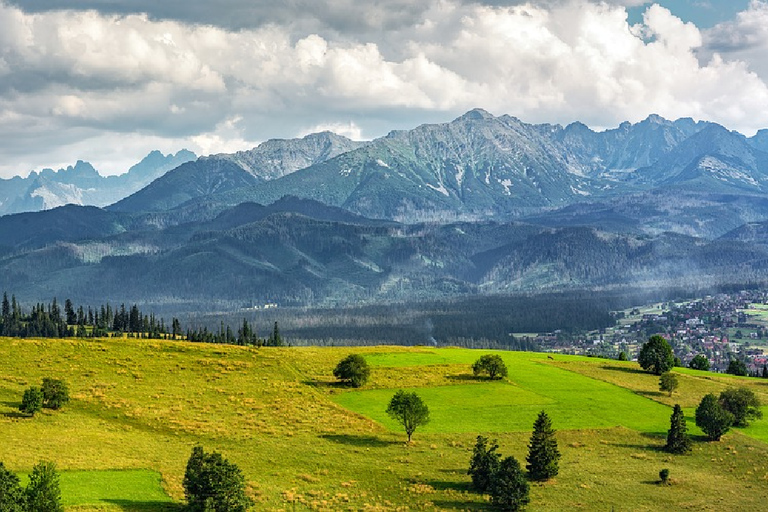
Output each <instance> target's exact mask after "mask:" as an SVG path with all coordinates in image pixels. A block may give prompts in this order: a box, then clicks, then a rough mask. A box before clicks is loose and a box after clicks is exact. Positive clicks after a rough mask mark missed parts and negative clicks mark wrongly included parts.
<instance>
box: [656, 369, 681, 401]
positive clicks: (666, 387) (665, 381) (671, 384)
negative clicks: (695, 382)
mask: <svg viewBox="0 0 768 512" xmlns="http://www.w3.org/2000/svg"><path fill="white" fill-rule="evenodd" d="M679 385H680V382H679V381H678V380H677V375H675V374H674V373H672V372H664V373H662V374H661V378H660V379H659V390H660V391H666V392H668V393H669V396H672V392H673V391H674V390H676V389H677V387H678V386H679Z"/></svg>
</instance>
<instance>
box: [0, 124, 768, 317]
mask: <svg viewBox="0 0 768 512" xmlns="http://www.w3.org/2000/svg"><path fill="white" fill-rule="evenodd" d="M83 165H85V164H83ZM76 167H77V166H76ZM81 167H82V166H81ZM73 170H74V168H73ZM766 226H768V132H766V131H765V130H763V131H760V132H758V133H757V134H756V135H755V136H753V137H746V136H744V135H741V134H739V133H737V132H733V131H729V130H727V129H725V128H724V127H722V126H720V125H717V124H714V123H708V122H695V121H693V120H691V119H679V120H677V121H668V120H665V119H663V118H661V117H659V116H655V115H652V116H649V117H648V118H647V119H645V120H643V121H641V122H639V123H635V124H631V123H623V124H621V125H620V126H619V127H617V128H615V129H611V130H606V131H602V132H596V131H593V130H591V129H590V128H588V127H587V126H585V125H583V124H581V123H573V124H570V125H568V126H565V127H563V126H559V125H549V124H542V125H532V124H527V123H524V122H522V121H520V120H518V119H516V118H514V117H511V116H499V117H496V116H492V115H491V114H489V113H487V112H485V111H483V110H479V109H476V110H472V111H470V112H468V113H466V114H464V115H463V116H461V117H459V118H457V119H455V120H454V121H451V122H449V123H444V124H432V125H423V126H419V127H417V128H415V129H413V130H409V131H395V132H391V133H389V134H388V135H386V136H384V137H381V138H379V139H375V140H372V141H368V142H355V141H351V140H349V139H346V138H344V137H341V136H338V135H335V134H332V133H328V132H324V133H318V134H312V135H308V136H306V137H303V138H301V139H293V140H270V141H267V142H265V143H263V144H261V145H260V146H258V147H256V148H254V149H252V150H250V151H244V152H240V153H236V154H220V155H213V156H208V157H201V158H198V159H196V160H190V161H188V162H185V163H182V164H181V165H179V166H177V167H175V168H174V169H172V170H170V171H169V172H167V173H165V174H163V175H162V176H160V177H158V178H157V179H155V180H154V181H152V182H151V183H149V184H148V185H147V186H145V187H143V188H141V189H140V190H137V191H136V192H135V193H133V194H131V195H129V196H127V197H125V198H123V199H121V200H119V201H117V202H116V203H114V204H112V205H110V206H107V207H106V208H95V207H79V206H65V207H61V208H56V209H53V210H50V211H44V212H37V213H25V214H20V215H8V216H4V217H0V269H1V271H0V287H3V288H5V289H8V290H15V291H16V292H17V294H18V295H19V296H20V298H23V299H25V300H41V299H47V298H49V297H50V296H51V295H59V296H69V297H71V298H73V299H77V300H78V301H81V302H101V301H104V300H112V301H129V300H130V301H136V302H143V303H154V304H160V305H164V306H166V307H168V308H171V309H173V308H177V309H187V310H201V309H203V310H205V309H212V308H217V309H218V310H227V309H229V310H231V309H232V308H235V309H236V308H237V307H240V306H241V305H243V304H259V303H267V302H279V303H281V304H295V305H334V304H355V303H359V302H381V301H413V300H425V299H440V298H445V297H455V296H467V295H487V294H515V293H534V292H535V293H539V292H543V291H558V290H595V291H598V290H616V289H624V288H642V289H645V290H648V289H666V288H670V287H677V288H682V289H690V288H695V289H697V290H699V289H717V288H718V287H721V286H759V285H761V284H764V283H766V281H768V227H766ZM93 283H98V286H94V285H93Z"/></svg>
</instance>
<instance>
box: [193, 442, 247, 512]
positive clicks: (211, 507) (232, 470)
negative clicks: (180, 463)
mask: <svg viewBox="0 0 768 512" xmlns="http://www.w3.org/2000/svg"><path fill="white" fill-rule="evenodd" d="M183 485H184V496H185V497H186V498H187V504H188V510H189V511H190V512H245V511H246V510H248V507H250V506H251V500H250V498H248V496H246V494H245V478H244V477H243V473H242V472H241V471H240V468H238V467H237V466H236V465H235V464H233V463H231V462H229V461H228V460H227V459H225V458H224V457H222V455H221V454H220V453H217V452H211V453H205V451H204V450H203V448H202V447H201V446H195V447H194V448H192V454H191V455H190V457H189V460H188V461H187V469H186V471H185V473H184V482H183Z"/></svg>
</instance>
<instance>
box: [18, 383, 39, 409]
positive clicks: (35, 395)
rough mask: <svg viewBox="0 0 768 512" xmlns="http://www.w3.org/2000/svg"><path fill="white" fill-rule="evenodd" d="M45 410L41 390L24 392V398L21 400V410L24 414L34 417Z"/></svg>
mask: <svg viewBox="0 0 768 512" xmlns="http://www.w3.org/2000/svg"><path fill="white" fill-rule="evenodd" d="M42 408H43V392H42V391H40V388H37V387H34V386H33V387H31V388H28V389H26V390H25V391H24V396H23V397H22V398H21V405H20V406H19V410H20V411H21V412H23V413H24V414H29V415H30V416H34V415H35V413H38V412H40V410H41V409H42Z"/></svg>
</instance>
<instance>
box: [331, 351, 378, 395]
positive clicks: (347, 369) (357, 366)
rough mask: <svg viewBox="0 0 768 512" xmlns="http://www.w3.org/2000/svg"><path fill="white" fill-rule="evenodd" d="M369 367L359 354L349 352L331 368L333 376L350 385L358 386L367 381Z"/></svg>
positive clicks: (369, 373) (369, 372) (369, 371)
mask: <svg viewBox="0 0 768 512" xmlns="http://www.w3.org/2000/svg"><path fill="white" fill-rule="evenodd" d="M370 375H371V369H370V367H369V366H368V363H367V362H366V361H365V358H364V357H363V356H361V355H360V354H351V355H348V356H347V357H345V358H344V359H342V360H341V361H339V364H337V365H336V368H335V369H334V370H333V376H334V377H336V378H337V379H339V380H341V381H345V382H347V383H349V384H350V385H351V386H354V387H356V388H359V387H360V386H362V385H364V384H365V383H366V382H367V381H368V377H369V376H370Z"/></svg>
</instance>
